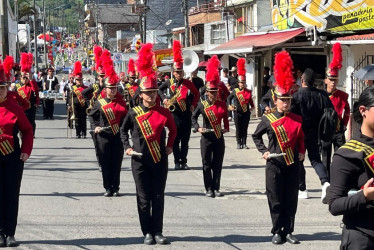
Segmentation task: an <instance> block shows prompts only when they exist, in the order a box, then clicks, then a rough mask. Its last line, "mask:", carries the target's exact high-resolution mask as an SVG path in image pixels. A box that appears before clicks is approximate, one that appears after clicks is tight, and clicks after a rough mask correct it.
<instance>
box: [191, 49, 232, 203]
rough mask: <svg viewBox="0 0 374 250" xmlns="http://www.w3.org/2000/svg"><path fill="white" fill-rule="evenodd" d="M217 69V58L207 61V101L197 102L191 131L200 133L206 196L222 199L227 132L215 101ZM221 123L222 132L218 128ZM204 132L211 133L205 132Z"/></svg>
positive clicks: (223, 110)
mask: <svg viewBox="0 0 374 250" xmlns="http://www.w3.org/2000/svg"><path fill="white" fill-rule="evenodd" d="M219 66H220V61H219V59H218V57H217V56H213V57H212V58H211V59H209V61H208V66H207V74H206V81H207V84H206V92H207V95H208V97H207V100H204V101H202V102H199V104H198V105H197V108H196V109H195V111H194V112H193V114H192V124H193V127H194V129H195V130H197V131H198V132H200V133H201V140H200V147H201V158H202V163H203V175H204V186H205V190H206V196H207V197H212V198H214V197H215V196H216V197H221V196H223V194H222V193H221V192H220V182H221V172H222V163H223V157H224V154H225V140H224V138H223V134H224V133H226V132H229V120H228V114H227V108H226V104H225V102H224V101H219V100H218V99H217V95H218V91H219V88H218V86H219V82H220V77H219V71H218V68H219ZM200 114H202V116H203V127H201V126H200V125H199V124H198V122H197V120H198V117H199V116H200ZM222 121H223V123H224V129H222V128H221V122H222ZM206 129H210V130H212V131H210V132H206Z"/></svg>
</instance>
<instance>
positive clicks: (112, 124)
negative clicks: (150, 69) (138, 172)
mask: <svg viewBox="0 0 374 250" xmlns="http://www.w3.org/2000/svg"><path fill="white" fill-rule="evenodd" d="M112 63H113V62H112ZM108 66H109V68H105V69H104V70H105V72H106V76H107V81H106V83H105V89H104V92H105V97H104V98H100V99H97V101H96V102H95V104H94V106H93V108H92V110H91V111H90V113H89V115H88V118H89V120H90V123H91V124H92V125H93V126H92V127H93V128H94V133H95V135H96V140H97V142H96V145H95V147H96V152H97V155H98V160H99V165H100V166H101V167H102V176H103V186H104V188H105V193H104V196H105V197H110V196H119V195H120V194H119V186H120V173H121V165H122V158H123V153H124V151H123V144H122V141H121V135H120V127H121V125H122V122H123V120H124V118H125V116H126V114H127V109H126V102H125V101H124V100H123V99H122V96H121V95H120V94H119V93H118V92H117V87H118V82H119V78H118V76H117V74H116V72H115V71H114V66H113V64H112V65H108ZM93 137H94V136H93Z"/></svg>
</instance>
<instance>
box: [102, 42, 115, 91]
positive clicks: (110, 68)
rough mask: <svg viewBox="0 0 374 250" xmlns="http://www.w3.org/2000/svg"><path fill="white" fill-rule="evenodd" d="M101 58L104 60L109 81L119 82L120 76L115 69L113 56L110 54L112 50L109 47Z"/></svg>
mask: <svg viewBox="0 0 374 250" xmlns="http://www.w3.org/2000/svg"><path fill="white" fill-rule="evenodd" d="M101 60H102V64H103V68H104V71H105V76H106V77H107V78H108V82H109V83H114V84H115V83H117V82H119V77H118V75H117V73H116V71H115V70H114V64H113V60H112V57H111V55H110V52H109V51H108V50H107V49H105V50H104V51H103V54H102V56H101Z"/></svg>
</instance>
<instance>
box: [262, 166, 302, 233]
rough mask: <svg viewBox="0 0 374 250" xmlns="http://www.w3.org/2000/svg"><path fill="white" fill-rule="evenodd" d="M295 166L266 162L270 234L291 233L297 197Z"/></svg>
mask: <svg viewBox="0 0 374 250" xmlns="http://www.w3.org/2000/svg"><path fill="white" fill-rule="evenodd" d="M298 170H299V166H298V165H297V164H295V163H294V164H292V165H290V166H283V165H281V164H280V163H275V161H274V162H271V161H267V162H266V170H265V175H266V195H267V198H268V204H269V209H270V215H271V220H272V222H273V228H272V229H271V233H273V234H282V235H284V236H285V235H286V234H289V233H292V232H293V230H294V224H295V214H296V210H297V196H298Z"/></svg>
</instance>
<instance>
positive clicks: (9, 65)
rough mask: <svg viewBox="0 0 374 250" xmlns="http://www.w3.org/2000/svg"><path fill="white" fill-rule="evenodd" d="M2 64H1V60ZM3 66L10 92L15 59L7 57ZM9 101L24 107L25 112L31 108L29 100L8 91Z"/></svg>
mask: <svg viewBox="0 0 374 250" xmlns="http://www.w3.org/2000/svg"><path fill="white" fill-rule="evenodd" d="M0 63H1V60H0ZM3 66H4V73H5V79H6V83H7V85H8V90H9V89H10V84H11V81H10V78H11V77H12V69H13V66H14V59H13V57H11V56H6V57H5V59H4V63H3ZM7 99H9V100H10V101H14V102H15V103H17V104H18V105H20V106H21V107H22V109H23V111H26V110H27V109H28V107H29V103H28V102H27V100H26V99H23V98H22V97H21V96H20V95H19V94H18V92H15V91H8V94H7Z"/></svg>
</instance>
